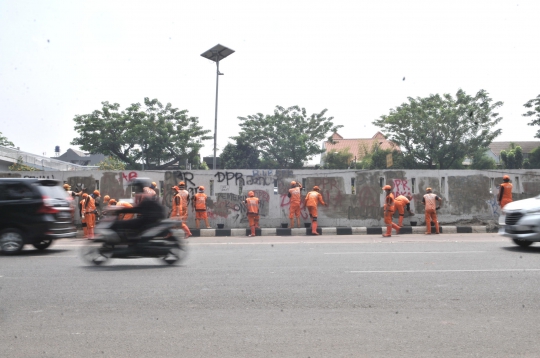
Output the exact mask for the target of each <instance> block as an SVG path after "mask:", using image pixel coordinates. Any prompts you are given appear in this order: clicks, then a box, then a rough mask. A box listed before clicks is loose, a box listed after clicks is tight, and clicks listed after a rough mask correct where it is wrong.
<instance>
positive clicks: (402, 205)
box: [394, 195, 414, 227]
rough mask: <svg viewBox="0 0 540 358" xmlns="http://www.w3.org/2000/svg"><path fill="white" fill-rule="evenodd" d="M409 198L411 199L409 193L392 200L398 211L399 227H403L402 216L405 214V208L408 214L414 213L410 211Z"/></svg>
mask: <svg viewBox="0 0 540 358" xmlns="http://www.w3.org/2000/svg"><path fill="white" fill-rule="evenodd" d="M411 200H412V197H411V196H410V195H400V196H398V197H397V198H396V199H395V200H394V203H395V206H396V209H397V211H398V212H399V221H398V226H399V227H403V218H404V216H405V209H407V212H408V213H409V215H414V213H413V212H412V211H411Z"/></svg>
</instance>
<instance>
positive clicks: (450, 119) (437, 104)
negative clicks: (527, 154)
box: [373, 89, 502, 169]
mask: <svg viewBox="0 0 540 358" xmlns="http://www.w3.org/2000/svg"><path fill="white" fill-rule="evenodd" d="M500 106H502V102H495V103H493V101H492V99H491V98H490V97H489V96H488V93H487V92H486V91H484V90H480V91H479V92H478V93H477V94H476V95H474V96H470V95H467V94H466V93H465V92H464V91H463V90H461V89H460V90H459V91H458V92H457V93H456V96H455V98H454V97H452V96H451V95H450V94H444V95H442V96H440V95H438V94H437V95H430V96H429V97H426V98H420V97H417V98H411V97H409V103H403V104H402V105H401V106H398V107H396V108H395V109H392V110H391V111H390V114H388V115H383V116H381V118H380V119H378V120H375V121H374V122H373V124H374V125H376V126H378V127H380V128H382V130H383V131H384V132H385V134H387V135H388V136H389V137H390V138H389V139H390V140H392V141H393V142H394V143H396V144H398V145H399V146H400V147H401V148H402V150H404V152H406V153H408V155H410V156H412V157H413V158H414V159H415V160H416V161H417V162H419V163H423V164H425V165H426V166H427V169H434V168H439V169H447V168H452V166H453V165H454V163H456V162H458V164H457V165H458V166H459V162H460V161H462V160H463V158H465V157H472V155H473V153H474V152H475V151H476V150H477V148H481V147H487V146H488V145H489V144H490V143H491V142H492V141H493V139H494V138H496V137H497V136H498V135H499V134H500V133H501V130H500V129H497V130H493V128H494V127H495V126H496V124H497V123H499V122H500V121H501V120H502V117H499V114H498V113H495V112H494V111H495V110H496V109H497V108H499V107H500Z"/></svg>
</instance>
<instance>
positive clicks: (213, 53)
mask: <svg viewBox="0 0 540 358" xmlns="http://www.w3.org/2000/svg"><path fill="white" fill-rule="evenodd" d="M233 53H234V50H232V49H230V48H228V47H225V46H223V45H220V44H217V45H216V46H214V47H212V48H211V49H210V50H208V51H205V52H203V53H202V54H201V56H202V57H204V58H207V59H209V60H211V61H214V62H215V63H216V113H215V122H214V161H213V164H212V166H213V167H212V169H213V170H215V169H216V142H217V109H218V89H219V76H220V75H223V73H221V72H219V61H221V60H223V59H224V58H225V57H227V56H229V55H231V54H233Z"/></svg>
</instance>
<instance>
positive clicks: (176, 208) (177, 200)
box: [171, 186, 191, 239]
mask: <svg viewBox="0 0 540 358" xmlns="http://www.w3.org/2000/svg"><path fill="white" fill-rule="evenodd" d="M172 190H173V191H174V196H173V198H172V211H171V219H175V220H178V221H180V222H181V227H182V230H184V232H185V233H186V239H187V238H188V237H190V236H191V231H190V230H189V228H188V227H187V225H186V224H185V223H184V222H183V221H182V207H183V204H182V196H181V195H180V188H178V187H177V186H173V187H172Z"/></svg>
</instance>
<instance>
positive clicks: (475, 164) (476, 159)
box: [471, 148, 497, 170]
mask: <svg viewBox="0 0 540 358" xmlns="http://www.w3.org/2000/svg"><path fill="white" fill-rule="evenodd" d="M487 150H488V149H487V148H480V149H478V150H477V151H476V152H475V153H474V154H473V156H472V163H471V169H477V170H486V169H496V168H497V163H496V162H495V160H494V159H493V158H490V157H488V155H487V154H486V151H487Z"/></svg>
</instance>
